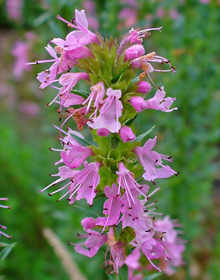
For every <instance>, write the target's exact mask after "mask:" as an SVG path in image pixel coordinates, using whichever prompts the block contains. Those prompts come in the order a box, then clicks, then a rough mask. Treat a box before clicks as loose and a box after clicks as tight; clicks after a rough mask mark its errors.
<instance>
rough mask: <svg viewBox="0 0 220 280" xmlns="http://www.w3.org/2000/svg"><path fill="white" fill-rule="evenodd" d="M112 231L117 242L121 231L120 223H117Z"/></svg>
mask: <svg viewBox="0 0 220 280" xmlns="http://www.w3.org/2000/svg"><path fill="white" fill-rule="evenodd" d="M114 230H115V235H116V239H117V241H118V240H119V237H120V234H121V230H122V223H119V224H118V225H117V226H115V227H114Z"/></svg>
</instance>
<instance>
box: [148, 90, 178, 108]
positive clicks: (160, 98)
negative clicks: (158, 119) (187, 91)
mask: <svg viewBox="0 0 220 280" xmlns="http://www.w3.org/2000/svg"><path fill="white" fill-rule="evenodd" d="M165 94H166V92H165V91H164V87H161V89H158V90H157V91H156V93H155V96H154V97H153V98H151V99H148V100H147V101H146V109H154V110H160V111H163V112H172V111H173V110H177V107H175V108H172V109H170V106H171V105H172V103H173V101H174V100H176V98H171V97H166V98H164V97H165Z"/></svg>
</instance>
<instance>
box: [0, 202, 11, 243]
mask: <svg viewBox="0 0 220 280" xmlns="http://www.w3.org/2000/svg"><path fill="white" fill-rule="evenodd" d="M0 200H8V198H7V197H5V198H0ZM0 207H1V208H6V209H10V208H11V206H5V205H1V204H0ZM0 229H7V227H6V226H3V225H0ZM2 235H4V236H6V237H7V238H8V239H11V238H12V235H11V236H9V235H7V234H6V233H4V232H3V231H1V230H0V238H1V236H2Z"/></svg>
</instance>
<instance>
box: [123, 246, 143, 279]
mask: <svg viewBox="0 0 220 280" xmlns="http://www.w3.org/2000/svg"><path fill="white" fill-rule="evenodd" d="M140 257H141V252H140V248H135V249H134V250H133V251H132V253H131V254H130V255H128V256H127V257H126V259H125V264H126V265H127V267H128V280H142V279H143V275H142V274H141V273H138V274H135V275H134V270H135V269H139V268H140V269H141V264H140V263H139V259H140Z"/></svg>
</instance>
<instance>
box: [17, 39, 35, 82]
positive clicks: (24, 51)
mask: <svg viewBox="0 0 220 280" xmlns="http://www.w3.org/2000/svg"><path fill="white" fill-rule="evenodd" d="M29 49H30V47H29V46H28V43H27V42H22V41H17V42H16V43H15V45H14V47H13V49H12V55H13V56H14V57H15V64H14V68H13V74H14V76H15V78H16V79H17V80H20V79H21V78H22V75H23V73H24V72H25V71H29V70H30V69H31V66H30V65H27V64H26V63H27V62H28V60H29V51H30V50H29Z"/></svg>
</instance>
